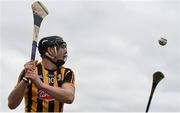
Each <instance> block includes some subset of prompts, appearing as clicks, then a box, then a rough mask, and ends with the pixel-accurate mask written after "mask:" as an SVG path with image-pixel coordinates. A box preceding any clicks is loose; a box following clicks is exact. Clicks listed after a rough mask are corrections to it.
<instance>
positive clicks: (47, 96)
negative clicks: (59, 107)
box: [38, 90, 54, 101]
mask: <svg viewBox="0 0 180 113" xmlns="http://www.w3.org/2000/svg"><path fill="white" fill-rule="evenodd" d="M38 98H39V99H40V100H44V99H45V100H48V101H52V100H54V98H52V97H51V96H50V95H48V94H47V93H45V92H44V91H42V90H40V91H39V92H38Z"/></svg>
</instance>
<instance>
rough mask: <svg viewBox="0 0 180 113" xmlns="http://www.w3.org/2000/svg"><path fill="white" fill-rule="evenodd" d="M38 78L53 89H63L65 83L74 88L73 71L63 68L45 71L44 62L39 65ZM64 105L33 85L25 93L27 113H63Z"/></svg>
mask: <svg viewBox="0 0 180 113" xmlns="http://www.w3.org/2000/svg"><path fill="white" fill-rule="evenodd" d="M36 69H37V76H39V78H40V79H41V81H42V82H43V83H44V84H47V85H50V86H53V87H62V85H63V83H69V84H71V85H72V86H73V87H75V86H74V73H73V71H72V70H71V69H68V68H65V67H61V68H60V69H59V70H48V69H45V68H44V66H43V64H42V62H40V63H38V64H37V68H36ZM63 106H64V103H62V102H60V101H58V100H56V99H54V98H52V97H51V96H50V95H48V94H47V93H45V92H44V91H43V90H41V89H38V88H37V87H36V86H35V85H34V84H33V83H31V84H30V85H29V86H28V91H27V92H26V93H25V111H26V112H62V111H63Z"/></svg>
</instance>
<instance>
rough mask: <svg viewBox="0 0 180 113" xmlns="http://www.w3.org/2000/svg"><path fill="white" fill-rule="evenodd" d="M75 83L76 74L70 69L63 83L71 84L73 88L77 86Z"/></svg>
mask: <svg viewBox="0 0 180 113" xmlns="http://www.w3.org/2000/svg"><path fill="white" fill-rule="evenodd" d="M74 82H75V76H74V72H73V71H72V70H70V69H67V71H66V73H65V76H64V80H63V83H70V84H71V85H72V86H74V85H75V83H74Z"/></svg>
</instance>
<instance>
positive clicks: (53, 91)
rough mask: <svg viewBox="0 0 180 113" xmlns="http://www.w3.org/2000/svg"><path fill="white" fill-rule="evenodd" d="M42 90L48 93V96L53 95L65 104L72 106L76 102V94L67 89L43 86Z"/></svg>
mask: <svg viewBox="0 0 180 113" xmlns="http://www.w3.org/2000/svg"><path fill="white" fill-rule="evenodd" d="M42 90H43V91H44V92H46V93H47V94H49V95H51V96H52V97H53V98H55V99H57V100H59V101H60V102H63V103H68V104H71V103H72V102H73V100H74V93H73V92H72V91H70V90H67V89H63V88H59V87H52V86H48V85H46V84H43V85H42Z"/></svg>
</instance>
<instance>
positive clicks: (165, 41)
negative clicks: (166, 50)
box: [159, 37, 167, 46]
mask: <svg viewBox="0 0 180 113" xmlns="http://www.w3.org/2000/svg"><path fill="white" fill-rule="evenodd" d="M159 44H160V45H161V46H165V45H166V44H167V39H165V38H163V37H161V38H160V39H159Z"/></svg>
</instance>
